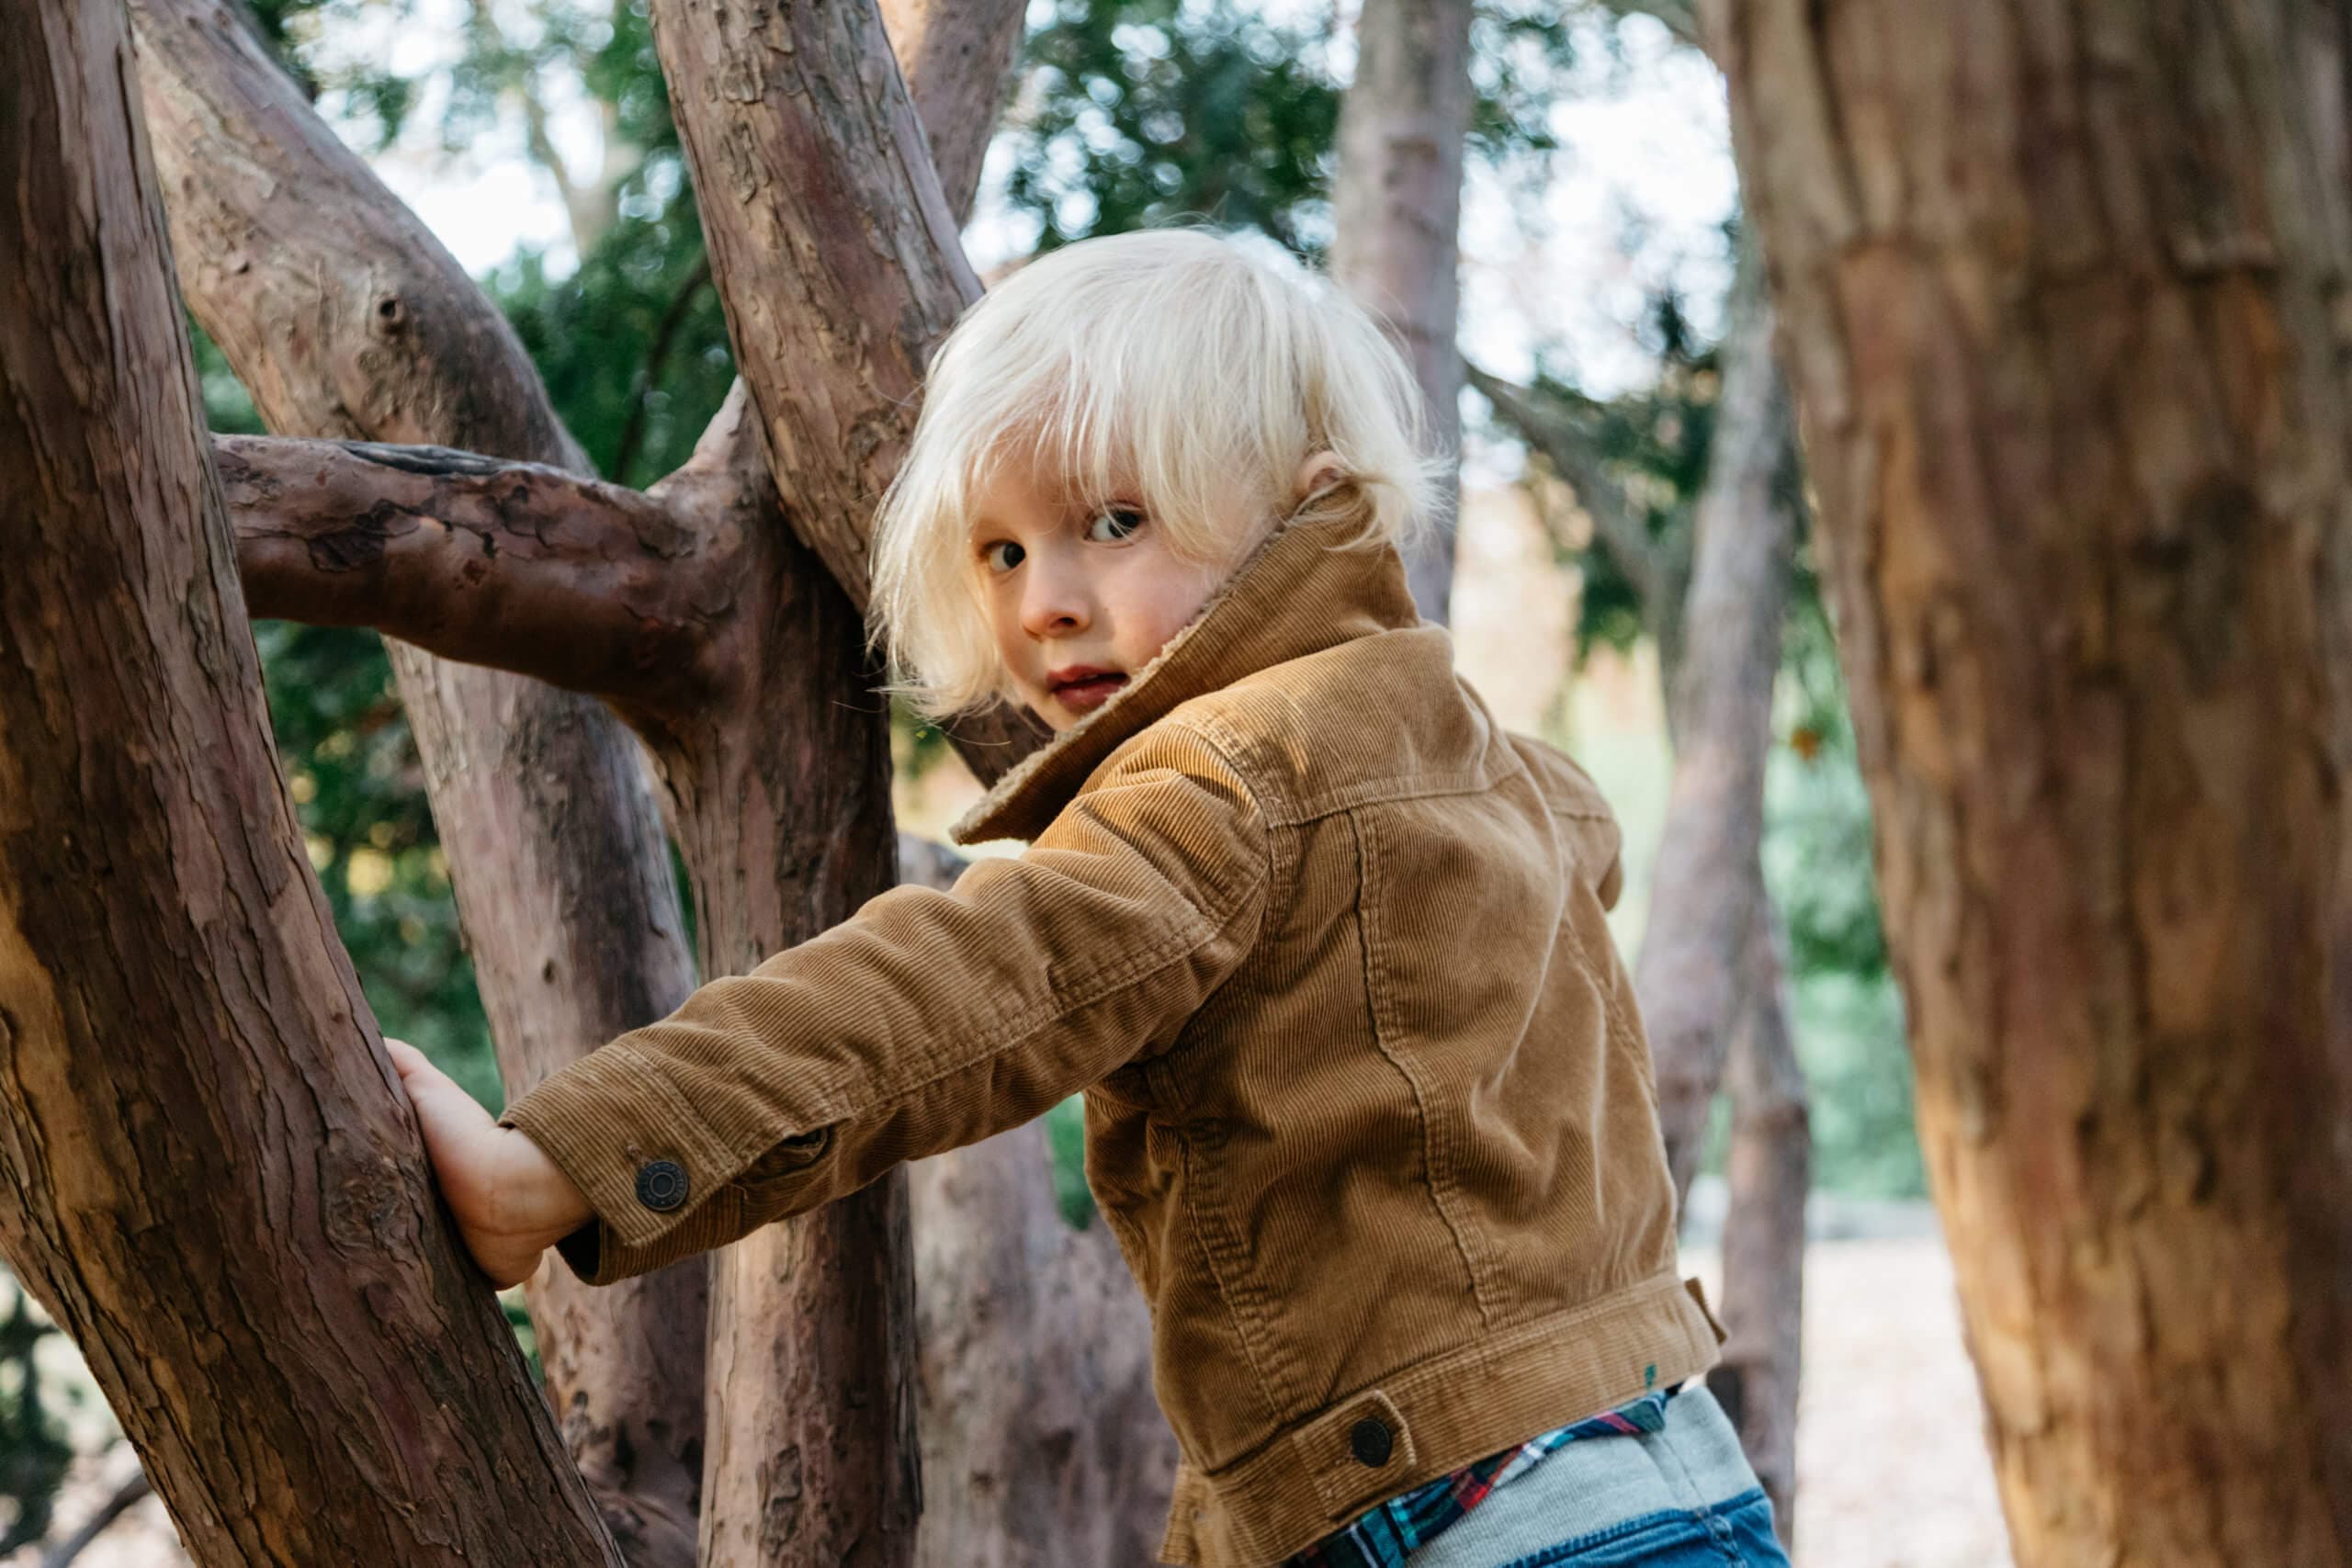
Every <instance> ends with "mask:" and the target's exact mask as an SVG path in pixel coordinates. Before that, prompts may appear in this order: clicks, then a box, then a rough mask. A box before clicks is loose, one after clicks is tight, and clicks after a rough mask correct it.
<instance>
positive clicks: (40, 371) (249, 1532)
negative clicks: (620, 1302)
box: [0, 0, 621, 1568]
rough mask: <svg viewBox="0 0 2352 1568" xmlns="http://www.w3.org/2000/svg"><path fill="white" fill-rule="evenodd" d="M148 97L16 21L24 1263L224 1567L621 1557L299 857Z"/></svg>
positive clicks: (8, 852) (3, 439)
mask: <svg viewBox="0 0 2352 1568" xmlns="http://www.w3.org/2000/svg"><path fill="white" fill-rule="evenodd" d="M137 104H138V84H137V82H136V81H135V80H134V78H133V74H132V62H131V49H130V36H129V33H128V31H127V30H126V27H125V22H124V17H123V15H122V12H121V10H120V8H119V6H115V5H113V4H110V3H108V0H80V3H74V4H58V5H49V6H8V7H6V8H5V9H0V149H5V150H6V151H5V152H0V157H5V158H6V162H7V164H8V168H7V173H6V177H5V178H0V193H5V194H0V384H4V385H0V462H5V463H6V466H7V469H8V472H9V473H10V474H11V475H12V479H11V482H10V486H9V489H8V491H7V492H6V495H7V500H6V513H5V515H0V865H4V866H5V867H6V874H5V876H0V1055H5V1056H6V1065H7V1071H6V1074H5V1075H0V1179H5V1180H6V1184H7V1187H8V1189H9V1193H8V1198H9V1201H8V1202H6V1204H0V1245H5V1247H6V1251H7V1253H8V1256H9V1258H10V1259H11V1260H12V1263H13V1265H14V1267H15V1269H16V1270H17V1275H18V1277H19V1278H20V1279H22V1280H24V1281H25V1282H26V1283H27V1284H28V1286H29V1287H30V1288H31V1289H32V1290H33V1291H34V1292H35V1293H36V1294H38V1295H39V1296H40V1299H41V1301H42V1303H43V1304H44V1305H45V1306H46V1307H47V1308H48V1310H49V1311H50V1312H51V1314H52V1315H53V1316H54V1317H55V1318H56V1320H57V1321H58V1322H59V1323H60V1324H61V1325H63V1326H64V1327H65V1328H66V1329H67V1330H68V1331H69V1332H70V1333H71V1334H72V1335H73V1336H74V1339H75V1340H76V1341H77V1342H78V1343H79V1344H80V1345H81V1347H82V1348H83V1350H84V1353H85V1356H86V1357H87V1359H88V1362H89V1365H90V1369H91V1371H92V1373H93V1375H94V1376H95V1377H96V1380H97V1382H98V1384H99V1386H100V1388H101V1389H102V1390H103V1391H104V1392H105V1393H106V1395H107V1399H108V1401H109V1403H110V1404H112V1405H113V1407H114V1410H115V1412H116V1414H117V1416H118V1417H119V1419H120V1421H121V1422H122V1425H123V1427H124V1430H125V1431H126V1432H127V1433H128V1434H129V1435H130V1438H131V1439H132V1441H133V1442H134V1443H135V1444H137V1446H138V1448H139V1450H140V1455H141V1462H142V1464H143V1465H144V1466H145V1468H146V1470H147V1472H148V1474H149V1475H151V1476H152V1477H153V1479H154V1481H155V1483H156V1486H157V1489H158V1490H159V1491H160V1492H161V1493H162V1495H163V1496H164V1501H165V1502H166V1503H167V1504H168V1505H169V1506H170V1507H171V1510H172V1515H173V1517H174V1519H175V1522H176V1524H177V1526H178V1528H179V1530H180V1532H181V1535H182V1538H183V1539H184V1540H186V1541H187V1543H188V1544H189V1546H190V1547H191V1549H192V1550H193V1551H196V1553H197V1554H198V1557H199V1558H200V1559H201V1560H202V1561H205V1562H216V1563H228V1562H241V1563H242V1562H255V1563H259V1562H318V1563H325V1562H402V1563H411V1562H413V1563H432V1562H438V1563H450V1564H456V1563H460V1562H470V1563H480V1562H493V1561H494V1562H529V1563H548V1564H567V1565H569V1564H587V1563H602V1564H607V1565H610V1568H618V1564H619V1563H620V1562H621V1559H620V1557H619V1554H618V1553H617V1552H616V1551H615V1549H614V1547H613V1544H612V1541H611V1540H610V1538H609V1537H608V1536H607V1535H606V1534H605V1529H604V1528H603V1526H602V1525H601V1524H600V1523H599V1522H598V1520H597V1517H596V1513H595V1509H594V1506H593V1504H592V1502H591V1500H590V1498H589V1495H588V1493H587V1491H586V1489H585V1487H583V1486H582V1484H581V1482H580V1478H579V1474H578V1472H577V1471H576V1470H574V1468H573V1467H572V1464H571V1461H570V1460H569V1459H568V1458H567V1457H566V1456H565V1454H564V1452H563V1450H562V1448H561V1445H560V1442H559V1441H558V1439H557V1436H556V1432H555V1428H554V1425H553V1423H552V1422H551V1421H550V1420H549V1419H548V1413H547V1410H546V1408H545V1406H544V1405H543V1404H542V1403H541V1401H540V1399H539V1397H538V1394H537V1391H535V1390H534V1389H533V1388H532V1387H531V1386H530V1382H529V1380H528V1378H527V1377H526V1374H525V1371H524V1367H523V1362H522V1358H521V1356H520V1355H519V1353H518V1352H517V1351H516V1348H515V1342H514V1339H513V1337H512V1336H511V1335H510V1334H509V1333H508V1331H507V1328H506V1325H505V1321H504V1318H503V1314H501V1313H500V1312H499V1310H498V1308H497V1304H496V1302H495V1300H494V1298H492V1296H491V1294H490V1293H489V1292H486V1291H484V1290H483V1289H482V1288H481V1280H480V1278H479V1276H478V1275H476V1274H475V1273H474V1272H473V1270H472V1269H471V1266H470V1265H469V1263H468V1262H467V1261H466V1260H465V1258H464V1255H463V1253H462V1251H461V1250H460V1249H459V1248H458V1246H457V1243H456V1239H455V1236H454V1235H453V1234H452V1233H451V1231H450V1230H449V1228H448V1226H447V1222H446V1220H445V1219H444V1218H443V1217H442V1214H441V1211H440V1209H439V1207H438V1205H437V1204H436V1202H435V1200H434V1197H433V1193H432V1188H431V1177H430V1172H429V1171H428V1169H427V1168H426V1166H425V1163H424V1157H423V1152H422V1145H420V1143H419V1141H418V1138H417V1134H416V1130H415V1125H414V1122H413V1120H412V1118H411V1117H410V1116H409V1115H408V1114H407V1112H406V1111H405V1108H404V1102H403V1100H401V1094H400V1089H399V1087H398V1082H397V1079H396V1077H395V1076H394V1074H393V1072H392V1069H391V1065H390V1061H389V1060H388V1059H387V1058H386V1057H385V1055H384V1054H383V1051H382V1048H381V1045H380V1043H379V1040H378V1038H377V1036H376V1032H375V1028H374V1025H373V1023H372V1022H371V1021H369V1018H368V1007H367V1003H366V1002H365V1000H364V999H363V998H362V997H361V995H360V992H359V987H358V983H357V981H356V977H355V976H353V974H352V972H351V967H350V964H349V961H348V959H347V958H346V957H345V954H344V953H343V950H342V948H341V946H340V944H339V943H338V942H336V940H335V936H334V926H333V923H332V920H331V919H330V917H329V914H328V911H327V906H326V900H325V899H324V897H322V895H321V893H320V891H319V887H318V884H317V882H316V880H315V879H314V878H313V877H312V876H311V874H310V870H309V867H308V865H307V863H306V862H305V860H304V857H303V853H302V848H301V838H300V832H299V830H298V829H297V827H296V824H295V821H294V817H293V811H292V808H291V807H290V806H289V804H288V801H287V798H286V795H285V791H284V788H283V786H282V784H281V782H280V779H279V776H278V772H277V762H276V759H275V758H274V757H273V756H272V755H271V752H270V749H269V743H268V739H267V728H266V718H265V716H264V714H263V709H262V702H261V688H260V671H259V667H258V661H257V660H256V658H255V656H254V648H253V641H252V638H251V637H250V636H249V635H248V633H247V631H246V629H245V627H244V626H243V603H242V599H241V597H240V594H239V592H238V588H237V582H236V576H235V573H236V564H235V562H236V558H235V554H234V551H233V547H232V541H231V538H230V534H229V527H228V519H227V515H226V512H225V508H224V506H223V503H222V501H221V497H220V489H219V486H218V484H217V483H216V481H215V479H214V478H213V475H212V472H211V469H210V466H209V461H208V459H207V457H206V441H205V434H204V424H203V416H202V412H201V404H200V402H199V400H198V394H197V388H196V375H195V367H194V362H193V359H192V357H191V355H190V354H189V351H188V347H187V334H186V333H185V331H184V330H183V328H182V327H181V325H180V319H179V313H178V302H177V299H176V297H175V291H174V289H173V288H172V285H171V279H170V265H171V262H170V255H169V251H168V244H167V241H166V239H165V234H164V217H163V211H162V208H161V206H160V204H159V202H158V201H157V199H156V196H155V183H154V168H153V163H152V160H151V155H150V153H149V151H148V147H147V141H146V133H145V128H144V125H143V123H142V121H141V117H140V116H139V114H138V112H137V108H136V106H137ZM288 1086H300V1087H299V1090H298V1091H296V1092H290V1093H289V1092H288ZM257 1375H258V1376H260V1377H262V1378H264V1379H266V1381H267V1382H270V1383H271V1384H273V1385H275V1386H276V1387H277V1388H278V1389H279V1390H281V1391H282V1393H283V1396H282V1397H278V1398H275V1399H272V1400H269V1401H266V1402H258V1401H256V1400H255V1399H254V1397H253V1394H252V1392H251V1386H250V1385H251V1383H252V1382H253V1380H254V1378H255V1377H256V1376H257ZM231 1411H234V1412H236V1413H238V1415H239V1416H241V1417H243V1418H241V1419H224V1416H225V1415H226V1413H228V1412H231Z"/></svg>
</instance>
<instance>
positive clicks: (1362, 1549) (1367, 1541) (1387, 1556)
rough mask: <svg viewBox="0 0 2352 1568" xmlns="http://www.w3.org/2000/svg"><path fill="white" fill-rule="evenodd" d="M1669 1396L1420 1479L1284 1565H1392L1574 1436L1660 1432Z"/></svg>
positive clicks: (1645, 1398)
mask: <svg viewBox="0 0 2352 1568" xmlns="http://www.w3.org/2000/svg"><path fill="white" fill-rule="evenodd" d="M1673 1392H1674V1391H1673V1390H1672V1389H1670V1388H1661V1389H1653V1390H1652V1391H1651V1392H1649V1393H1645V1394H1644V1395H1642V1397H1641V1398H1639V1399H1637V1400H1635V1401H1634V1402H1633V1403H1632V1404H1621V1405H1619V1406H1618V1407H1617V1408H1616V1409H1614V1410H1611V1411H1609V1412H1607V1413H1606V1414H1604V1415H1600V1416H1592V1417H1591V1418H1590V1419H1589V1420H1584V1421H1578V1422H1577V1423H1575V1424H1574V1425H1572V1426H1567V1427H1556V1428H1555V1429H1554V1430H1552V1431H1549V1432H1546V1433H1544V1435H1543V1436H1542V1437H1540V1438H1529V1439H1528V1440H1527V1441H1525V1442H1523V1443H1521V1444H1520V1445H1519V1446H1518V1447H1516V1448H1510V1449H1505V1450H1503V1451H1502V1452H1500V1453H1498V1454H1491V1455H1489V1456H1487V1458H1485V1459H1482V1460H1479V1461H1476V1463H1474V1464H1467V1465H1464V1466H1463V1467H1462V1468H1461V1469H1460V1470H1457V1471H1455V1472H1453V1474H1451V1475H1441V1476H1439V1477H1438V1478H1437V1479H1436V1480H1435V1481H1430V1482H1425V1483H1422V1484H1421V1485H1419V1486H1416V1487H1414V1488H1413V1489H1412V1490H1411V1491H1410V1492H1407V1493H1405V1494H1403V1495H1400V1496H1396V1497H1391V1498H1389V1499H1388V1501H1386V1502H1385V1503H1383V1504H1381V1505H1380V1506H1377V1507H1375V1508H1374V1509H1373V1510H1372V1511H1371V1512H1370V1513H1367V1514H1365V1515H1364V1516H1363V1517H1362V1518H1359V1519H1358V1520H1356V1522H1355V1523H1353V1524H1351V1525H1350V1526H1348V1527H1347V1528H1346V1529H1342V1530H1340V1531H1337V1532H1336V1533H1334V1534H1331V1535H1328V1536H1325V1537H1324V1538H1323V1539H1322V1540H1319V1541H1317V1542H1316V1543H1315V1544H1314V1545H1313V1546H1310V1547H1308V1548H1307V1549H1306V1551H1302V1552H1299V1553H1298V1554H1297V1555H1295V1556H1294V1557H1293V1558H1292V1559H1291V1560H1290V1562H1289V1564H1288V1568H1398V1565H1399V1564H1401V1563H1403V1562H1404V1561H1405V1554H1406V1553H1407V1552H1408V1551H1412V1550H1413V1549H1414V1548H1415V1547H1418V1546H1425V1545H1427V1544H1428V1543H1429V1542H1430V1541H1431V1540H1435V1539H1436V1538H1437V1536H1438V1534H1439V1533H1440V1532H1441V1531H1442V1530H1443V1529H1445V1528H1446V1527H1447V1526H1448V1525H1451V1524H1453V1522H1454V1521H1455V1520H1456V1519H1459V1518H1460V1517H1462V1516H1464V1514H1467V1513H1468V1512H1469V1511H1470V1510H1471V1509H1473V1508H1475V1507H1476V1506H1478V1505H1479V1504H1481V1503H1483V1502H1485V1501H1486V1500H1487V1495H1488V1494H1490V1493H1492V1492H1493V1491H1494V1489H1495V1488H1496V1487H1498V1486H1500V1485H1503V1484H1504V1483H1507V1482H1511V1481H1516V1480H1517V1479H1519V1477H1521V1476H1522V1475H1524V1474H1526V1473H1527V1472H1528V1471H1529V1470H1531V1469H1532V1468H1533V1467H1534V1465H1535V1463H1536V1461H1539V1460H1541V1459H1542V1458H1543V1457H1544V1455H1545V1454H1548V1453H1551V1452H1552V1451H1553V1450H1555V1449H1558V1448H1561V1447H1563V1446H1565V1445H1566V1444H1568V1443H1571V1442H1574V1441H1575V1440H1576V1439H1577V1438H1599V1437H1616V1436H1620V1435H1622V1434H1623V1433H1627V1432H1656V1431H1660V1430H1663V1429H1664V1427H1665V1426H1666V1401H1667V1396H1668V1395H1669V1394H1671V1393H1673Z"/></svg>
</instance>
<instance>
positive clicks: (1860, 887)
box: [1764, 559, 1928, 1198]
mask: <svg viewBox="0 0 2352 1568" xmlns="http://www.w3.org/2000/svg"><path fill="white" fill-rule="evenodd" d="M1799 586H1800V588H1801V589H1804V590H1805V591H1804V592H1800V593H1799V594H1798V595H1797V596H1796V598H1795V602H1794V605H1793V608H1792V613H1791V615H1790V619H1789V624H1788V626H1787V628H1786V634H1785V643H1784V649H1783V657H1782V664H1781V690H1780V692H1779V694H1778V698H1779V706H1780V708H1781V718H1782V729H1783V733H1784V734H1785V735H1786V736H1787V737H1788V743H1787V744H1786V745H1783V746H1778V747H1776V748H1775V749H1774V750H1773V754H1772V756H1771V758H1770V762H1769V765H1768V767H1767V771H1766V778H1765V792H1764V800H1765V834H1764V879H1765V882H1766V884H1767V886H1770V888H1771V891H1772V897H1773V899H1774V901H1775V902H1776V903H1777V904H1778V905H1779V906H1780V908H1781V916H1782V918H1783V919H1785V920H1786V922H1787V924H1788V932H1789V967H1790V971H1791V976H1792V987H1791V989H1792V1002H1793V1006H1794V1008H1795V1013H1796V1030H1797V1057H1798V1060H1799V1062H1800V1063H1801V1064H1802V1065H1803V1066H1804V1074H1805V1082H1806V1086H1807V1088H1808V1089H1809V1090H1810V1092H1811V1095H1812V1100H1813V1146H1814V1184H1815V1186H1816V1187H1819V1188H1822V1189H1825V1190H1831V1191H1839V1192H1851V1193H1856V1194H1860V1195H1865V1196H1871V1197H1884V1198H1922V1197H1925V1196H1926V1195H1927V1190H1928V1187H1927V1170H1926V1168H1925V1166H1924V1165H1923V1163H1922V1162H1921V1159H1920V1156H1919V1143H1918V1133H1917V1127H1916V1126H1915V1124H1914V1122H1913V1120H1912V1111H1911V1103H1912V1079H1911V1058H1910V1054H1909V1052H1908V1050H1907V1048H1906V1047H1905V1035H1904V1023H1903V1000H1902V996H1901V994H1900V992H1899V991H1898V989H1897V988H1896V986H1895V983H1894V971H1893V968H1892V966H1891V964H1890V963H1889V960H1888V955H1887V949H1886V936H1885V932H1884V931H1883V928H1882V926H1881V925H1880V922H1879V905H1878V887H1877V884H1876V882H1875V880H1874V879H1873V877H1872V874H1871V873H1872V859H1871V807H1870V798H1869V795H1868V794H1867V792H1866V791H1865V790H1864V788H1863V785H1862V777H1861V771H1860V765H1859V763H1858V761H1857V759H1856V755H1855V750H1854V730H1853V725H1852V723H1851V721H1850V719H1849V716H1848V710H1847V705H1846V690H1845V684H1844V682H1843V680H1842V679H1841V677H1840V675H1839V672H1838V657H1837V649H1836V646H1835V644H1834V643H1833V641H1832V639H1831V637H1830V629H1829V620H1828V616H1827V615H1826V613H1825V611H1824V608H1823V605H1822V602H1821V597H1820V593H1819V592H1818V587H1817V585H1816V584H1815V583H1814V581H1813V572H1812V570H1811V565H1810V561H1809V559H1808V560H1805V561H1804V562H1801V570H1800V573H1799Z"/></svg>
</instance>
